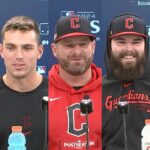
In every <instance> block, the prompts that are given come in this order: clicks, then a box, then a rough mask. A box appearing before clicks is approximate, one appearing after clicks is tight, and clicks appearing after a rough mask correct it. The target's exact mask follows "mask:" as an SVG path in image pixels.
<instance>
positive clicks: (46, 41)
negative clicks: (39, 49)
mask: <svg viewBox="0 0 150 150" xmlns="http://www.w3.org/2000/svg"><path fill="white" fill-rule="evenodd" d="M41 43H42V45H49V41H48V40H42V42H41Z"/></svg>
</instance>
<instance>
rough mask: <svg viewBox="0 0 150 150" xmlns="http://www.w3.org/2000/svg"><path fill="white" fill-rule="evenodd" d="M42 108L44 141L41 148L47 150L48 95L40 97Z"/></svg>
mask: <svg viewBox="0 0 150 150" xmlns="http://www.w3.org/2000/svg"><path fill="white" fill-rule="evenodd" d="M42 109H43V110H44V111H45V143H44V147H43V150H48V97H47V96H43V98H42Z"/></svg>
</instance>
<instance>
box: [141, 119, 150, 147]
mask: <svg viewBox="0 0 150 150" xmlns="http://www.w3.org/2000/svg"><path fill="white" fill-rule="evenodd" d="M141 135H142V139H141V146H142V150H150V119H146V120H145V126H144V128H143V129H142V133H141Z"/></svg>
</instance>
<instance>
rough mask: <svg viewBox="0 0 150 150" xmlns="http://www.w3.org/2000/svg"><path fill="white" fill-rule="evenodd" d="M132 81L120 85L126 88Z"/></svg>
mask: <svg viewBox="0 0 150 150" xmlns="http://www.w3.org/2000/svg"><path fill="white" fill-rule="evenodd" d="M132 84H133V83H132V82H131V83H124V84H123V85H122V86H123V87H124V88H127V87H128V86H130V85H132Z"/></svg>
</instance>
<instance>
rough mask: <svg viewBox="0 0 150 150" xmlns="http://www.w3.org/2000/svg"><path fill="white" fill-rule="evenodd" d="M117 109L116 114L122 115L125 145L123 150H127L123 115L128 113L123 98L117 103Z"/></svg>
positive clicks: (127, 106)
mask: <svg viewBox="0 0 150 150" xmlns="http://www.w3.org/2000/svg"><path fill="white" fill-rule="evenodd" d="M117 109H118V113H119V114H122V117H123V132H124V144H125V150H128V144H127V129H126V118H125V114H127V113H128V112H129V105H128V101H127V100H126V99H125V98H122V99H121V100H120V101H119V102H118V105H117Z"/></svg>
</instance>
